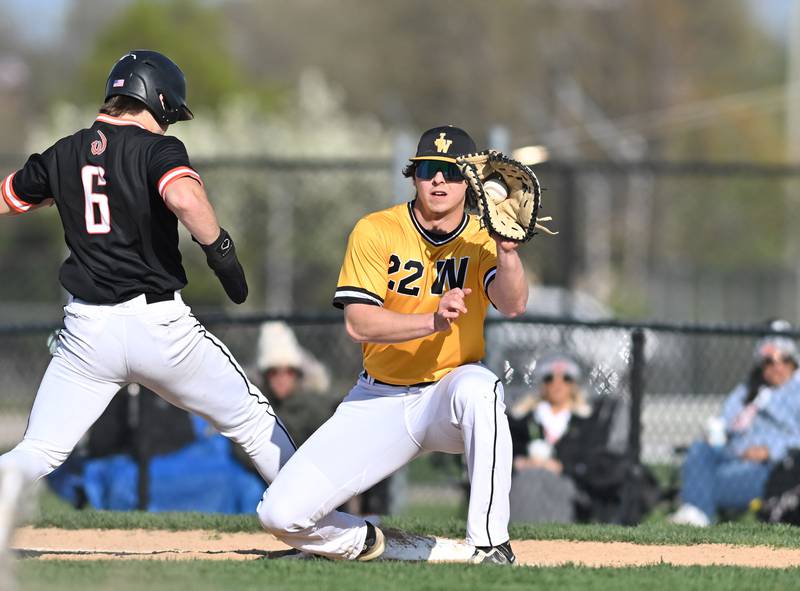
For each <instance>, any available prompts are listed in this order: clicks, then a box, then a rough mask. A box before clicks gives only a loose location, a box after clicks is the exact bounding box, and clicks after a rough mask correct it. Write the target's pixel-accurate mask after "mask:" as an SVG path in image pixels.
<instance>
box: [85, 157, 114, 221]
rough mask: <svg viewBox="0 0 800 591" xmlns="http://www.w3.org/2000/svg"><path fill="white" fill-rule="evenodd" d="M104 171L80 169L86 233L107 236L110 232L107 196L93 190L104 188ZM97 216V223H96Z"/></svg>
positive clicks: (99, 168) (97, 168)
mask: <svg viewBox="0 0 800 591" xmlns="http://www.w3.org/2000/svg"><path fill="white" fill-rule="evenodd" d="M105 174H106V171H105V170H104V169H103V167H102V166H84V167H83V168H81V182H82V183H83V198H84V216H85V218H86V231H87V232H89V234H108V233H109V232H110V231H111V210H110V209H109V207H108V195H106V194H105V193H98V192H97V189H96V188H95V179H97V187H105V186H106V179H105ZM98 214H99V217H100V219H99V221H98V219H97V218H98Z"/></svg>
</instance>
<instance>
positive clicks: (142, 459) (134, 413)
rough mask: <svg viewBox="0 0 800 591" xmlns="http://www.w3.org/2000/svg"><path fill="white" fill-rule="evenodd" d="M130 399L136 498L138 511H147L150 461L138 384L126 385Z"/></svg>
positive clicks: (143, 408) (143, 402) (142, 401)
mask: <svg viewBox="0 0 800 591" xmlns="http://www.w3.org/2000/svg"><path fill="white" fill-rule="evenodd" d="M128 392H129V395H130V396H131V397H132V400H130V406H129V409H130V413H129V420H130V422H131V428H132V429H133V432H134V434H135V435H134V440H135V448H134V449H135V454H136V467H137V469H138V472H139V478H138V480H137V483H136V485H137V486H136V491H137V498H138V499H139V504H138V509H139V511H147V507H148V505H149V504H150V462H149V454H148V442H147V439H148V432H147V425H146V418H145V416H144V415H145V400H144V398H145V397H144V392H142V387H141V386H140V385H139V384H131V385H130V386H128Z"/></svg>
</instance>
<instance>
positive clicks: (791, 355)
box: [670, 336, 800, 527]
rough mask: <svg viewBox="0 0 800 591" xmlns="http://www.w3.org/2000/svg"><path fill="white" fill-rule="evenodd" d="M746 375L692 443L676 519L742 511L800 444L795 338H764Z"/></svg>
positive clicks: (702, 522) (705, 519)
mask: <svg viewBox="0 0 800 591" xmlns="http://www.w3.org/2000/svg"><path fill="white" fill-rule="evenodd" d="M753 360H754V365H753V368H752V369H751V371H750V374H749V376H748V379H747V380H746V381H745V382H744V383H742V384H740V385H738V386H737V387H736V388H735V389H734V390H733V391H732V392H731V393H730V395H729V396H728V398H727V399H726V401H725V403H724V405H723V408H722V415H721V417H719V418H718V419H716V422H717V423H718V424H719V425H720V427H721V428H720V430H719V432H718V433H713V432H712V433H710V434H709V435H710V436H707V438H706V439H705V440H703V441H697V442H695V443H694V444H692V446H691V447H690V448H689V452H688V455H687V457H686V461H685V462H684V464H683V467H682V469H681V501H682V504H681V506H680V507H679V508H678V510H677V511H676V512H675V513H674V514H673V515H672V516H671V518H670V520H671V521H672V522H673V523H678V524H683V525H693V526H698V527H704V526H707V525H710V524H711V523H712V522H713V521H714V520H715V518H716V516H717V512H718V511H719V510H726V511H742V510H745V509H747V507H748V506H749V504H750V501H752V500H753V499H756V498H759V497H761V496H762V494H763V492H764V487H765V484H766V481H767V478H768V476H769V472H770V470H771V468H772V467H773V466H774V465H775V463H777V462H780V461H781V460H782V459H783V458H784V457H785V456H786V455H787V453H788V451H789V450H790V449H793V448H800V376H799V375H798V372H797V368H798V350H797V346H796V345H795V343H794V341H792V340H791V339H789V338H786V337H782V336H770V337H766V338H764V339H761V340H760V341H758V343H757V344H756V347H755V349H754V351H753Z"/></svg>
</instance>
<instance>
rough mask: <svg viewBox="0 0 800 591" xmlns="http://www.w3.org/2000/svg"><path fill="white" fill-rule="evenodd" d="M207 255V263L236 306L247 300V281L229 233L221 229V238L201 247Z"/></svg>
mask: <svg viewBox="0 0 800 591" xmlns="http://www.w3.org/2000/svg"><path fill="white" fill-rule="evenodd" d="M200 246H201V247H202V249H203V252H205V253H206V263H208V266H209V267H211V269H212V270H213V271H214V274H215V275H216V276H217V279H219V282H220V283H221V284H222V287H223V288H224V289H225V293H226V294H228V297H229V298H230V299H231V301H232V302H233V303H234V304H241V303H242V302H244V301H245V300H246V299H247V279H245V276H244V269H242V265H241V264H240V263H239V259H238V258H237V257H236V247H235V246H234V245H233V239H232V238H231V235H230V234H228V232H227V231H225V230H224V229H222V228H220V229H219V238H217V239H216V240H215V241H214V242H212V243H211V244H208V245H203V244H201V245H200Z"/></svg>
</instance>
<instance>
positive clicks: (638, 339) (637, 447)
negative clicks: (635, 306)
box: [619, 328, 647, 525]
mask: <svg viewBox="0 0 800 591" xmlns="http://www.w3.org/2000/svg"><path fill="white" fill-rule="evenodd" d="M644 341H645V337H644V330H642V329H641V328H635V329H633V331H632V333H631V363H630V372H631V373H630V397H631V407H630V413H631V414H630V431H629V432H628V466H629V469H628V474H627V478H626V480H625V484H624V485H623V487H622V499H621V500H622V503H621V507H620V516H619V521H620V523H622V524H623V525H636V524H637V523H639V522H640V521H641V520H642V517H644V514H645V513H646V511H647V507H645V503H644V500H643V493H644V490H643V487H644V486H645V472H644V468H643V467H642V465H641V464H640V463H639V459H640V456H641V449H642V398H643V396H644V363H645V361H644Z"/></svg>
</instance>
